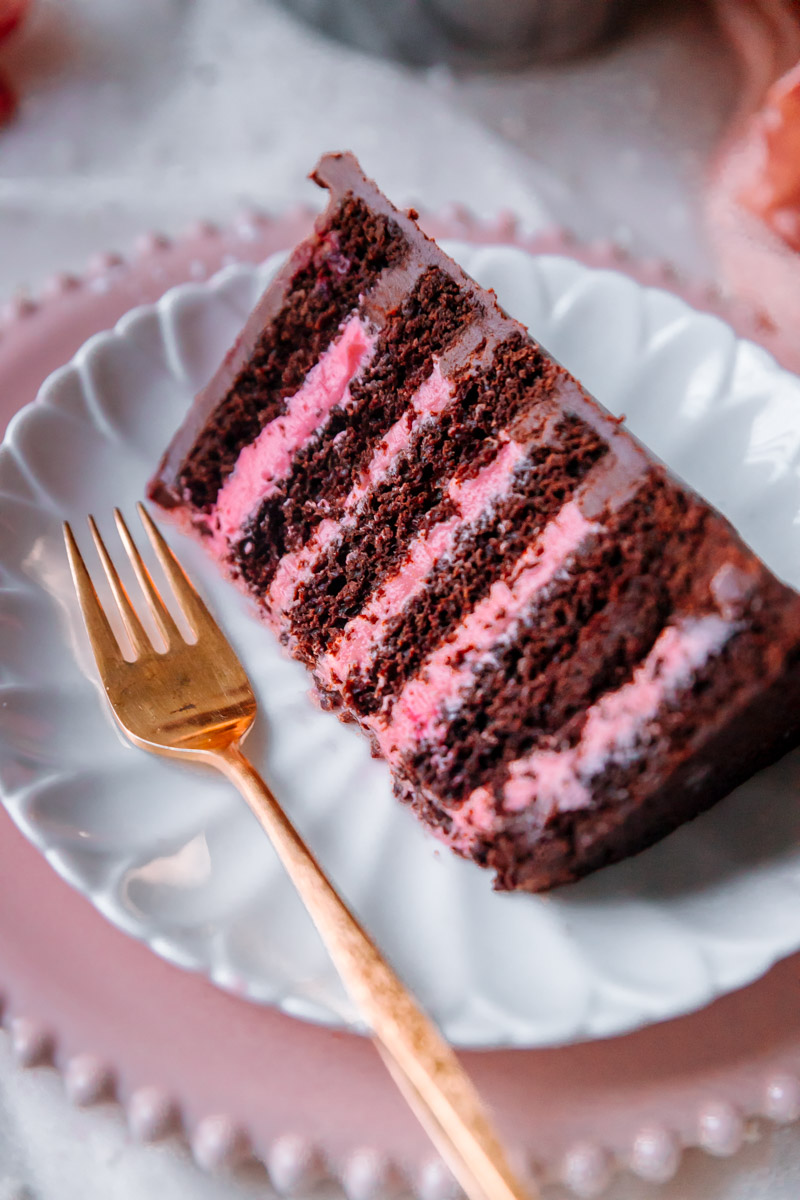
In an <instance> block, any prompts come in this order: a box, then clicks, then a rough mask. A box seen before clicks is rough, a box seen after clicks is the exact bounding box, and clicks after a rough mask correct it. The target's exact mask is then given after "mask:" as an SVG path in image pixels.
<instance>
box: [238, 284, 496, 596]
mask: <svg viewBox="0 0 800 1200" xmlns="http://www.w3.org/2000/svg"><path fill="white" fill-rule="evenodd" d="M376 315H377V314H376ZM476 315H477V314H476V312H475V308H474V306H473V305H472V304H471V303H470V301H469V300H468V299H467V298H465V297H463V296H461V295H460V293H459V291H458V289H457V288H456V286H455V284H454V283H453V282H452V281H451V280H450V279H449V278H448V277H447V276H446V275H443V274H442V272H441V271H439V270H437V269H436V268H435V267H432V268H430V269H428V270H427V271H425V272H424V273H423V274H422V275H421V277H420V278H419V279H418V281H417V283H416V284H415V286H414V288H413V290H412V291H411V293H410V295H409V296H407V298H406V299H405V300H404V301H403V303H402V304H401V305H400V306H399V307H398V308H397V309H396V310H395V311H393V312H390V313H388V314H387V316H386V317H385V325H384V327H383V329H382V330H381V332H380V334H379V336H378V340H377V344H376V347H375V352H374V355H373V358H372V360H371V362H370V364H369V366H368V367H367V369H366V370H365V371H364V373H363V375H362V376H361V377H360V378H358V379H357V380H355V381H354V382H353V383H352V384H351V385H350V395H351V403H350V404H349V406H348V407H347V409H346V410H345V409H339V410H338V411H336V412H334V413H333V414H332V416H331V419H330V420H329V421H328V423H327V424H326V426H325V428H324V430H323V431H322V432H321V434H320V436H319V437H318V438H315V439H314V440H313V441H312V442H310V443H309V444H308V446H307V447H305V448H304V449H303V450H302V451H301V452H299V453H298V454H297V455H296V456H295V459H294V463H293V466H292V471H291V474H290V475H289V477H288V478H287V479H286V480H285V481H284V483H283V485H282V487H281V489H280V491H279V492H278V493H277V494H276V495H274V496H271V497H270V498H269V499H268V500H267V501H265V502H264V503H263V504H262V505H261V507H260V508H259V510H258V512H257V514H256V515H255V517H254V518H253V520H252V521H251V522H250V523H249V524H248V525H247V527H246V528H245V529H244V530H243V535H242V538H241V540H240V542H239V544H238V546H236V547H235V548H233V550H232V554H231V561H232V563H233V564H234V566H235V569H236V570H237V572H238V573H239V574H240V575H241V577H242V578H243V579H244V580H246V581H247V583H249V584H250V585H251V586H252V587H254V588H257V589H266V588H267V587H268V586H269V584H270V582H271V580H272V577H273V575H274V573H275V569H276V567H277V565H278V562H279V561H280V559H281V558H282V557H283V555H284V554H286V553H287V552H288V551H291V550H296V549H297V548H298V547H300V546H302V545H304V544H305V543H306V542H307V541H308V539H309V537H310V536H311V533H312V531H313V529H314V526H315V525H316V524H317V523H318V522H319V520H320V519H321V518H322V517H323V516H325V517H328V518H333V519H337V518H339V517H341V515H342V505H343V502H344V500H345V497H346V496H347V494H348V492H349V491H350V488H351V487H352V484H353V481H354V480H356V479H358V477H359V475H360V473H361V472H362V471H363V470H364V468H365V467H366V465H367V463H368V462H369V458H370V456H371V454H372V452H373V450H374V447H375V445H376V443H377V442H379V441H380V439H381V438H382V437H383V436H384V435H385V434H386V432H387V430H388V429H390V428H391V426H392V425H393V424H394V423H395V421H396V420H397V419H398V418H399V417H400V415H401V414H402V413H403V412H404V411H405V409H406V408H407V407H408V403H409V400H410V398H411V396H412V395H413V393H414V392H415V391H416V390H417V388H419V386H420V384H421V383H422V382H423V381H424V380H425V379H426V378H427V377H428V376H429V375H430V373H431V370H432V369H433V362H434V357H435V356H436V355H441V354H442V353H444V352H445V351H446V350H447V348H448V347H449V346H450V345H451V344H452V342H453V340H454V339H455V338H457V337H458V336H459V334H461V332H462V331H463V329H464V327H465V326H467V325H469V323H470V322H471V321H472V320H473V318H474V317H475V316H476Z"/></svg>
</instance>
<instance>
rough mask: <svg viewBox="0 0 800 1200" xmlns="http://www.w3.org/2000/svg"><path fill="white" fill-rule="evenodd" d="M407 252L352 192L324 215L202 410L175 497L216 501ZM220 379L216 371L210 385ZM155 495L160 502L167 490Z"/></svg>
mask: <svg viewBox="0 0 800 1200" xmlns="http://www.w3.org/2000/svg"><path fill="white" fill-rule="evenodd" d="M407 252H408V243H407V241H406V239H405V237H404V236H403V233H402V231H401V230H400V228H399V227H398V225H397V223H396V222H395V221H393V220H392V219H391V218H390V217H388V216H387V215H386V214H384V213H372V212H370V210H369V208H368V207H367V206H366V205H365V204H364V202H363V201H361V200H359V199H357V198H356V197H354V196H346V197H345V198H344V199H343V200H342V201H341V203H339V204H338V205H337V206H336V207H335V208H334V210H333V211H332V212H329V213H328V214H326V216H325V218H324V219H323V221H322V222H321V223H320V225H319V228H318V231H317V237H316V239H315V242H314V244H313V246H305V247H303V249H302V252H301V253H300V254H298V255H297V256H293V258H292V259H291V260H290V263H289V266H288V279H287V281H286V283H285V284H284V285H283V286H282V287H280V296H279V300H280V309H279V312H278V313H277V314H276V316H275V318H274V319H273V320H270V321H269V322H267V321H266V317H267V312H266V311H262V312H260V313H259V321H260V326H259V329H258V330H257V331H256V332H257V336H256V338H255V339H254V344H252V345H251V346H248V347H247V351H246V354H245V355H243V356H242V355H240V357H241V358H242V361H241V362H240V363H238V364H237V367H236V373H235V375H234V376H233V378H232V379H231V380H230V382H229V384H228V386H227V390H226V392H225V395H224V397H223V398H222V400H219V401H218V402H217V403H216V404H215V405H214V407H213V410H211V411H209V412H208V413H207V414H206V420H205V421H204V422H203V421H202V415H203V414H202V411H201V412H198V417H199V418H200V420H199V421H198V428H197V429H196V430H195V431H193V434H194V436H193V438H192V444H191V446H190V447H187V451H186V455H185V457H184V458H183V461H182V462H181V463H180V465H179V467H178V472H177V479H176V481H175V484H173V485H172V488H171V489H170V490H171V491H172V492H173V498H176V499H179V500H182V499H184V497H188V499H189V500H190V502H191V504H192V505H194V506H195V507H196V508H199V509H205V508H207V507H208V506H209V505H210V504H212V503H213V502H214V500H215V499H216V497H217V494H218V492H219V489H220V487H221V485H222V483H223V481H224V480H225V478H226V477H227V476H228V475H229V474H230V472H231V471H232V470H233V467H234V465H235V462H236V458H237V456H238V454H239V451H240V450H241V448H242V446H244V445H246V444H247V443H249V442H251V441H252V440H253V438H255V437H256V435H257V434H258V432H259V431H260V430H261V429H262V428H263V427H264V425H265V424H266V423H267V422H268V421H270V420H272V419H273V418H274V417H276V416H278V415H279V414H280V413H281V411H282V410H283V407H284V401H285V399H286V397H287V396H290V395H291V394H292V393H293V392H295V391H296V390H297V389H298V387H299V386H300V384H301V383H302V382H303V380H304V379H305V377H306V375H307V374H308V371H309V370H310V369H311V367H313V365H314V363H315V362H316V361H317V360H318V358H319V356H320V354H321V353H322V352H323V350H325V348H326V347H327V346H328V345H329V343H330V342H331V341H332V339H333V338H334V337H335V335H336V332H337V330H338V328H339V326H340V324H341V323H342V321H343V320H344V318H345V317H346V316H347V315H348V313H350V312H351V311H352V310H353V308H354V307H355V306H356V304H357V303H358V299H359V296H360V295H361V293H362V292H363V291H364V290H365V289H366V288H367V287H368V286H369V285H370V283H371V282H372V281H373V280H374V279H375V277H376V276H378V275H380V273H381V272H383V271H384V270H386V268H387V267H391V266H394V265H395V264H397V263H398V262H400V261H402V259H403V258H404V257H405V255H406V254H407ZM284 274H286V272H282V276H283V275H284ZM276 298H278V297H276ZM270 307H272V306H270ZM247 340H249V339H246V341H247ZM218 385H219V379H218V377H215V380H214V381H212V384H211V385H210V387H211V389H212V391H215V390H216V388H217V387H218ZM203 407H205V405H203ZM164 465H166V464H164ZM158 499H159V502H161V503H163V502H164V494H163V493H162V494H161V495H160V496H159V497H158Z"/></svg>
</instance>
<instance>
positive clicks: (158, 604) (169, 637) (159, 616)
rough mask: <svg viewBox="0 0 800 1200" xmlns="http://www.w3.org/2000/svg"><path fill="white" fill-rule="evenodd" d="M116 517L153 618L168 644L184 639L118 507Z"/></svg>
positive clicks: (115, 511) (115, 512) (124, 544)
mask: <svg viewBox="0 0 800 1200" xmlns="http://www.w3.org/2000/svg"><path fill="white" fill-rule="evenodd" d="M114 519H115V520H116V522H117V529H118V531H119V536H120V537H121V538H122V544H123V546H124V547H125V550H126V551H127V554H128V558H129V559H130V560H131V564H132V566H133V569H134V571H135V572H136V578H137V579H138V580H139V586H140V587H141V589H142V591H143V592H144V597H145V599H146V601H147V604H148V607H149V609H150V612H151V613H152V614H153V619H154V620H155V622H156V624H157V625H158V628H159V629H160V630H161V635H162V637H163V638H164V641H165V642H166V643H167V646H170V645H173V644H174V643H175V642H176V641H178V640H182V635H181V631H180V630H179V629H178V626H177V625H176V624H175V622H174V620H173V619H172V614H171V613H170V612H169V610H168V608H167V606H166V605H165V604H164V601H163V600H162V599H161V594H160V592H159V591H158V588H157V587H156V585H155V584H154V583H153V577H152V575H151V574H150V572H149V571H148V569H147V566H146V565H145V562H144V559H143V558H142V556H141V554H140V553H139V548H138V547H137V545H136V543H135V542H134V540H133V537H132V536H131V531H130V530H129V529H128V526H127V524H126V523H125V518H124V517H123V515H122V513H121V512H120V511H119V509H118V508H115V509H114Z"/></svg>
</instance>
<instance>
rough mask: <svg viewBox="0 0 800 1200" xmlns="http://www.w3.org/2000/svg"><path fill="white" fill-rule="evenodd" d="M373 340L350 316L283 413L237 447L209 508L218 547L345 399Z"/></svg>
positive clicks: (223, 545)
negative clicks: (252, 439)
mask: <svg viewBox="0 0 800 1200" xmlns="http://www.w3.org/2000/svg"><path fill="white" fill-rule="evenodd" d="M375 341H376V336H375V335H374V334H371V333H370V332H369V330H368V329H367V328H366V326H365V325H364V324H363V323H362V322H361V320H360V318H359V317H357V316H353V317H350V319H349V320H348V321H347V323H346V324H345V325H344V326H343V327H342V331H341V334H340V336H339V337H338V338H337V340H336V341H335V342H334V343H333V345H332V346H329V347H328V349H327V350H326V351H325V353H324V354H323V355H322V357H321V358H320V359H319V362H317V363H316V364H315V365H314V366H313V367H312V368H311V370H310V371H309V373H308V375H307V376H306V378H305V380H304V382H303V385H302V387H301V388H300V389H299V390H298V391H297V392H295V394H294V395H293V396H292V397H291V399H290V400H289V402H288V404H287V407H286V411H285V412H284V413H283V414H282V415H281V416H279V417H276V418H275V420H274V421H270V422H269V424H268V425H265V426H264V428H263V429H262V430H261V432H260V434H259V435H258V437H257V438H256V439H255V441H254V442H251V443H250V445H249V446H245V447H244V449H243V450H242V451H241V453H240V454H239V457H238V458H237V460H236V466H235V467H234V469H233V471H232V473H231V474H230V475H229V476H228V478H227V479H226V481H225V483H224V484H223V486H222V488H221V490H220V493H219V496H218V497H217V502H216V504H215V506H214V510H213V517H214V527H215V528H216V530H217V531H218V534H217V536H218V538H219V539H220V540H221V545H220V549H222V550H224V549H225V548H226V546H227V542H228V541H229V540H232V539H233V538H234V537H235V536H236V535H237V534H238V533H239V532H240V531H241V529H242V526H243V525H244V524H245V522H246V521H247V518H248V517H250V516H251V515H252V514H253V513H254V512H255V511H256V509H257V508H258V506H259V505H260V504H261V503H262V502H263V501H264V500H266V499H268V497H269V496H271V495H273V493H275V492H276V491H277V490H278V486H279V482H280V480H281V479H285V477H286V476H287V475H288V474H289V471H290V469H291V465H292V459H293V458H294V456H295V454H296V453H297V451H298V450H300V449H302V447H303V446H304V445H305V444H306V442H308V441H309V439H310V438H312V437H313V436H314V434H315V433H317V432H318V431H319V430H320V429H321V427H322V426H323V425H324V424H325V422H326V421H327V419H328V417H329V416H330V413H331V411H332V410H333V409H334V408H337V407H340V406H342V405H346V404H347V403H348V401H349V399H350V388H349V385H350V383H351V382H352V381H353V379H354V378H355V376H356V375H357V374H358V372H359V371H360V370H361V369H362V368H363V367H364V365H365V363H366V362H367V360H368V358H369V356H370V354H371V353H372V350H373V349H374V346H375Z"/></svg>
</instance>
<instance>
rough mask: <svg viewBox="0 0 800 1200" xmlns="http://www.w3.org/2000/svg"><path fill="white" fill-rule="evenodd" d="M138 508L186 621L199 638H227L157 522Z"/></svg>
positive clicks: (140, 507)
mask: <svg viewBox="0 0 800 1200" xmlns="http://www.w3.org/2000/svg"><path fill="white" fill-rule="evenodd" d="M136 508H137V511H138V513H139V516H140V518H141V521H142V524H143V525H144V528H145V531H146V533H147V536H148V537H149V538H150V541H151V543H152V546H153V549H154V550H155V552H156V555H157V556H158V561H159V562H160V563H161V566H162V569H163V571H164V574H165V575H166V577H167V579H168V580H169V582H170V585H171V586H172V590H173V592H174V593H175V598H176V599H177V601H178V604H179V606H180V609H181V612H182V613H183V615H184V616H185V617H186V620H187V621H188V622H189V624H190V625H191V627H192V629H193V630H194V632H195V634H196V635H197V636H198V637H200V635H201V633H203V632H206V633H216V634H219V635H220V637H224V635H223V634H222V631H221V630H220V628H219V626H218V625H217V623H216V621H215V620H214V618H213V617H212V616H211V613H210V612H209V611H208V609H207V608H206V606H205V604H204V603H203V601H202V600H201V598H200V596H199V595H198V593H197V590H196V588H195V587H194V584H193V583H192V581H191V580H190V579H189V577H188V575H187V574H186V572H185V571H184V569H183V567H182V566H181V564H180V563H179V562H178V559H177V558H176V557H175V555H174V554H173V552H172V550H171V549H170V548H169V546H168V545H167V543H166V541H165V540H164V538H163V536H162V534H161V531H160V529H159V528H158V526H157V525H156V524H155V522H154V521H153V518H152V517H151V516H150V514H149V512H148V511H147V509H146V508H145V506H144V505H143V504H142V503H141V502H139V503H138V504H137V505H136Z"/></svg>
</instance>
